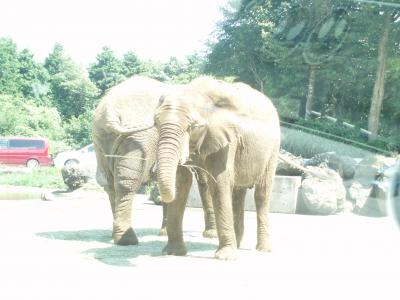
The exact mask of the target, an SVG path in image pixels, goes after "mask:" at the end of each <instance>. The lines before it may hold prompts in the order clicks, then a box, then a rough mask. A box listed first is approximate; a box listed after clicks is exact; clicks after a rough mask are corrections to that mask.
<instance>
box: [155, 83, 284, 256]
mask: <svg viewBox="0 0 400 300" xmlns="http://www.w3.org/2000/svg"><path fill="white" fill-rule="evenodd" d="M156 125H157V127H158V128H159V132H160V139H159V144H158V157H157V163H158V172H157V173H158V174H157V177H158V184H159V188H160V194H161V198H162V200H163V201H165V202H168V203H169V204H168V212H167V231H168V244H167V246H166V247H165V248H164V252H165V253H167V254H173V255H185V254H186V247H185V245H184V241H183V233H182V219H183V213H184V209H185V205H186V200H187V196H188V193H189V189H190V186H191V181H192V176H191V174H190V172H189V171H188V170H187V168H185V167H183V166H182V165H183V164H184V162H185V161H186V159H187V154H188V152H189V154H190V156H189V158H190V159H191V160H194V161H196V164H197V165H199V166H200V167H202V168H204V169H205V170H207V172H208V174H209V175H208V176H207V178H208V186H209V188H210V191H211V195H212V198H213V205H214V212H215V216H216V222H217V232H218V238H219V247H218V249H217V251H216V253H215V257H216V258H217V259H222V260H231V259H235V258H236V255H237V247H239V245H240V241H241V239H242V236H243V231H244V224H243V217H244V198H245V193H246V190H247V188H250V187H253V186H255V203H256V209H257V246H256V249H257V250H259V251H269V250H270V243H269V233H268V214H267V213H268V210H269V199H270V195H271V190H272V182H273V176H274V174H275V170H276V165H277V159H278V153H279V147H280V125H279V118H278V114H277V112H276V109H275V107H274V106H273V104H272V102H271V101H270V100H269V99H268V98H267V97H265V96H264V95H263V94H262V93H260V92H258V91H256V90H254V89H252V88H251V87H249V86H247V85H245V84H242V83H234V84H229V83H225V82H222V81H217V80H214V79H211V78H207V77H203V78H198V79H196V80H194V81H193V82H191V83H190V84H189V85H187V87H186V88H185V89H183V90H179V91H176V92H172V93H169V94H166V95H165V96H164V97H163V98H162V103H161V105H160V107H159V108H158V109H157V112H156ZM175 191H176V194H175ZM173 200H175V201H173Z"/></svg>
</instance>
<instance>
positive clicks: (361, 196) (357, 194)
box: [347, 181, 371, 213]
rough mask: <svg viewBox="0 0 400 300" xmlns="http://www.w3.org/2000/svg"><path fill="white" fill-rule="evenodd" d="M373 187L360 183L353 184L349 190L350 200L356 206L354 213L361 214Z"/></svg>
mask: <svg viewBox="0 0 400 300" xmlns="http://www.w3.org/2000/svg"><path fill="white" fill-rule="evenodd" d="M370 193H371V186H364V185H362V184H361V183H360V182H358V181H354V182H352V183H351V184H350V185H349V187H348V188H347V196H348V199H349V200H350V201H351V202H352V203H353V205H354V212H355V213H359V212H360V211H361V209H362V208H363V207H364V205H365V203H366V202H367V200H368V197H369V194H370Z"/></svg>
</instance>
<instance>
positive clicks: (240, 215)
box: [232, 188, 247, 248]
mask: <svg viewBox="0 0 400 300" xmlns="http://www.w3.org/2000/svg"><path fill="white" fill-rule="evenodd" d="M246 192H247V189H246V188H235V189H234V190H233V195H232V201H233V221H234V226H235V235H236V243H237V247H238V248H239V247H240V243H241V241H242V238H243V232H244V199H245V197H246Z"/></svg>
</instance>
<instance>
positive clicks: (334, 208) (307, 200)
mask: <svg viewBox="0 0 400 300" xmlns="http://www.w3.org/2000/svg"><path fill="white" fill-rule="evenodd" d="M309 168H310V169H311V170H313V171H316V172H318V173H325V174H326V175H327V178H329V179H321V178H318V177H314V176H310V175H307V176H306V178H305V179H304V180H303V181H302V183H301V188H300V194H301V197H302V202H303V205H304V207H305V208H306V209H307V211H308V212H309V213H312V214H318V215H330V214H335V213H337V212H343V211H344V210H345V199H346V189H345V187H344V185H343V180H342V178H341V177H340V175H339V174H338V173H337V172H335V171H333V170H330V169H323V168H318V167H309Z"/></svg>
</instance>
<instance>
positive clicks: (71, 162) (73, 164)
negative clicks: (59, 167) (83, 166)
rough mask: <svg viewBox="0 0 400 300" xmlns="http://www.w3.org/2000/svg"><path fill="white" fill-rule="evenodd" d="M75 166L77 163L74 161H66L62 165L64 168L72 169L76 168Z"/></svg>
mask: <svg viewBox="0 0 400 300" xmlns="http://www.w3.org/2000/svg"><path fill="white" fill-rule="evenodd" d="M77 164H79V161H77V160H76V159H68V160H67V161H66V162H65V163H64V166H66V167H72V166H76V165H77Z"/></svg>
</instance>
